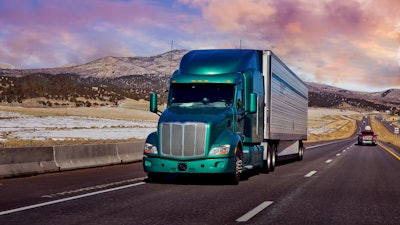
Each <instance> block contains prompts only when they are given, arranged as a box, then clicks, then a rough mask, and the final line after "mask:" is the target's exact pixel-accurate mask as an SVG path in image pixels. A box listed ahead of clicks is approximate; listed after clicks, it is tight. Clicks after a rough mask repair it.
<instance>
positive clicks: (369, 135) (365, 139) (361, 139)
mask: <svg viewBox="0 0 400 225" xmlns="http://www.w3.org/2000/svg"><path fill="white" fill-rule="evenodd" d="M376 140H377V135H376V134H375V133H374V131H373V130H372V129H371V127H370V126H366V127H365V129H364V130H363V131H361V133H359V134H358V145H376Z"/></svg>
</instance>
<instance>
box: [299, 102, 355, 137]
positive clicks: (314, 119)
mask: <svg viewBox="0 0 400 225" xmlns="http://www.w3.org/2000/svg"><path fill="white" fill-rule="evenodd" d="M362 116H363V115H362V114H360V113H358V112H354V111H343V110H334V109H324V108H310V109H309V110H308V128H309V129H311V130H317V131H316V132H309V133H308V135H307V141H306V142H316V141H329V140H336V139H343V138H349V137H351V136H352V135H353V134H354V133H355V132H356V130H357V123H356V120H361V118H362Z"/></svg>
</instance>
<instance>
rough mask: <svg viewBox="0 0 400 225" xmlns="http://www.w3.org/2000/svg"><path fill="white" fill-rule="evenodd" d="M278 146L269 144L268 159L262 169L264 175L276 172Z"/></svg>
mask: <svg viewBox="0 0 400 225" xmlns="http://www.w3.org/2000/svg"><path fill="white" fill-rule="evenodd" d="M275 146H276V145H274V144H269V145H268V149H267V159H266V160H264V162H263V167H262V169H261V171H262V172H263V173H270V172H273V171H274V170H275V163H276V154H275V151H276V148H275Z"/></svg>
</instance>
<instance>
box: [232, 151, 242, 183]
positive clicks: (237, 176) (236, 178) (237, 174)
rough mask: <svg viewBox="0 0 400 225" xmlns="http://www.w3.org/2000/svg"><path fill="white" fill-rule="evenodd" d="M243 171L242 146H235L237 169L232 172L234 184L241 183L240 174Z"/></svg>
mask: <svg viewBox="0 0 400 225" xmlns="http://www.w3.org/2000/svg"><path fill="white" fill-rule="evenodd" d="M242 171H243V152H242V149H241V148H240V147H237V146H236V148H235V171H234V172H233V174H231V175H230V176H231V178H230V179H231V183H232V184H234V185H237V184H239V181H240V175H241V174H242Z"/></svg>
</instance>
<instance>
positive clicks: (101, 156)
mask: <svg viewBox="0 0 400 225" xmlns="http://www.w3.org/2000/svg"><path fill="white" fill-rule="evenodd" d="M142 151H143V142H127V143H113V144H97V145H73V146H52V147H20V148H2V149H0V178H9V177H18V176H30V175H36V174H40V173H47V172H58V171H65V170H73V169H81V168H89V167H95V166H106V165H113V164H120V163H129V162H135V161H140V160H141V159H142Z"/></svg>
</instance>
